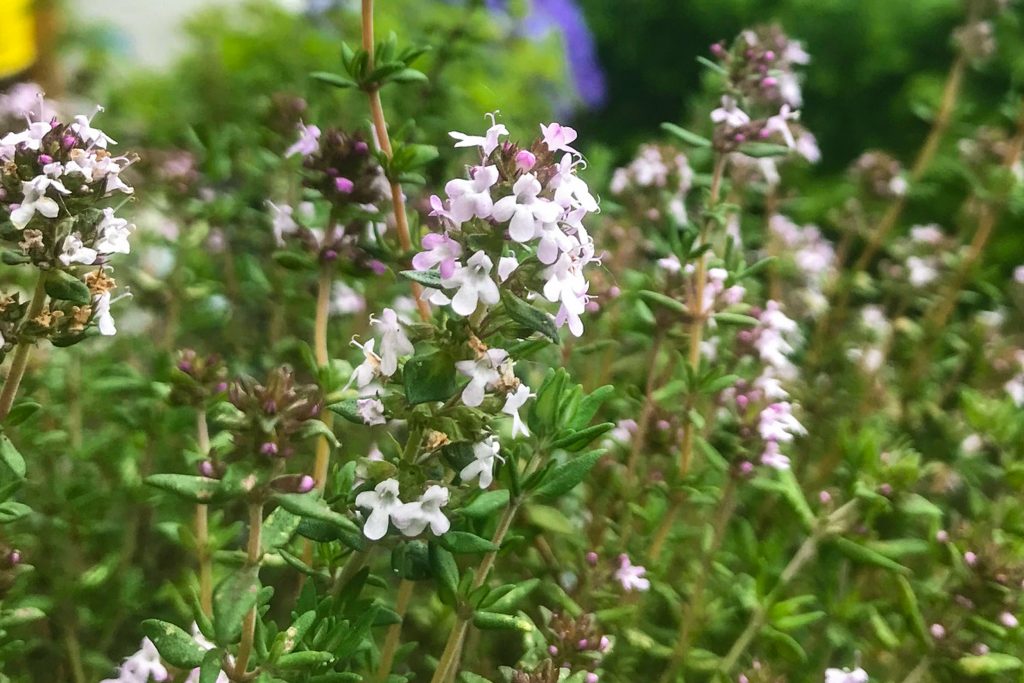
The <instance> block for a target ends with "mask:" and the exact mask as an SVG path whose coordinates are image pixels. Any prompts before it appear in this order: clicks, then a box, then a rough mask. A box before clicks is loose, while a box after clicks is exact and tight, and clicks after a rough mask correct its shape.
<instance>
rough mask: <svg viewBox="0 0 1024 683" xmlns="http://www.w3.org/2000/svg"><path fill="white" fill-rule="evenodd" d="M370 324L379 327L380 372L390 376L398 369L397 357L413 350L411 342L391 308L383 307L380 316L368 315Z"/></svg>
mask: <svg viewBox="0 0 1024 683" xmlns="http://www.w3.org/2000/svg"><path fill="white" fill-rule="evenodd" d="M370 324H371V325H373V326H374V327H377V328H379V329H380V336H381V338H380V374H382V375H384V376H385V377H390V376H391V375H393V374H395V370H397V369H398V357H399V356H406V355H408V354H410V353H412V352H413V346H412V342H410V341H409V338H408V337H407V336H405V330H403V329H402V325H401V323H399V322H398V314H397V313H395V311H394V310H393V309H390V308H385V309H384V310H383V311H381V314H380V318H374V317H373V316H370Z"/></svg>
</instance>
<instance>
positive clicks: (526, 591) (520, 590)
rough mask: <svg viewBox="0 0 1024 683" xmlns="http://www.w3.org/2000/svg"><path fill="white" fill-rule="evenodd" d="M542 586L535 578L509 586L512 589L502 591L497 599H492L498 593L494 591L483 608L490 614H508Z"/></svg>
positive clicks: (484, 602)
mask: <svg viewBox="0 0 1024 683" xmlns="http://www.w3.org/2000/svg"><path fill="white" fill-rule="evenodd" d="M539 585H540V579H538V578H533V579H527V580H526V581H522V582H520V583H516V584H509V586H511V588H510V589H508V590H505V591H502V593H501V594H500V595H497V596H495V599H493V600H492V599H491V596H492V595H494V594H495V593H496V592H497V591H492V592H491V593H490V594H489V595H488V596H487V598H486V599H485V600H484V601H483V602H482V603H481V605H480V606H481V607H483V608H485V609H486V610H487V611H488V612H497V613H508V612H511V611H512V610H514V609H515V608H516V607H517V606H518V605H519V603H520V602H521V601H522V600H523V599H524V598H526V597H527V596H528V595H530V593H532V592H533V591H534V590H536V589H537V586H539Z"/></svg>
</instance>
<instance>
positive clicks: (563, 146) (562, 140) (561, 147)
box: [540, 123, 579, 154]
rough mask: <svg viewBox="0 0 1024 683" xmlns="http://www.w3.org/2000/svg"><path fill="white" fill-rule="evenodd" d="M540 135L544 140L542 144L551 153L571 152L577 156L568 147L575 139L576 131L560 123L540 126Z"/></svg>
mask: <svg viewBox="0 0 1024 683" xmlns="http://www.w3.org/2000/svg"><path fill="white" fill-rule="evenodd" d="M540 133H541V136H542V137H543V138H544V144H545V145H547V148H548V149H549V150H550V151H552V152H560V151H564V152H573V153H575V154H579V152H577V151H576V150H575V149H573V148H572V147H570V146H569V145H570V144H571V143H572V142H573V141H574V140H575V139H576V136H577V133H576V130H575V129H573V128H570V127H569V126H563V125H562V124H560V123H549V124H548V125H546V126H545V125H544V124H543V123H542V124H540Z"/></svg>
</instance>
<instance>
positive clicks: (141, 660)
mask: <svg viewBox="0 0 1024 683" xmlns="http://www.w3.org/2000/svg"><path fill="white" fill-rule="evenodd" d="M168 678H170V674H169V673H168V672H167V668H166V667H164V665H163V663H162V662H161V661H160V653H159V652H157V649H156V645H154V644H153V641H152V640H150V639H149V638H143V639H142V644H141V645H140V646H139V651H138V652H136V653H135V654H133V655H132V656H130V657H129V658H128V659H126V660H124V661H123V662H122V663H121V666H120V667H119V668H118V670H117V678H108V679H106V680H104V681H102V682H101V683H148V681H149V680H150V679H152V680H154V681H166V680H167V679H168Z"/></svg>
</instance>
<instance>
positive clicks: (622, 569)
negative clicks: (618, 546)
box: [615, 553, 651, 592]
mask: <svg viewBox="0 0 1024 683" xmlns="http://www.w3.org/2000/svg"><path fill="white" fill-rule="evenodd" d="M646 573H647V568H646V567H641V566H639V565H634V564H633V563H632V562H630V560H629V555H626V554H625V553H623V554H621V555H619V568H618V569H617V570H615V579H616V580H617V581H618V582H619V583H620V584H622V588H623V590H625V591H626V592H632V591H640V592H643V591H646V590H649V589H650V587H651V582H650V580H649V579H646V578H644V574H646Z"/></svg>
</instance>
